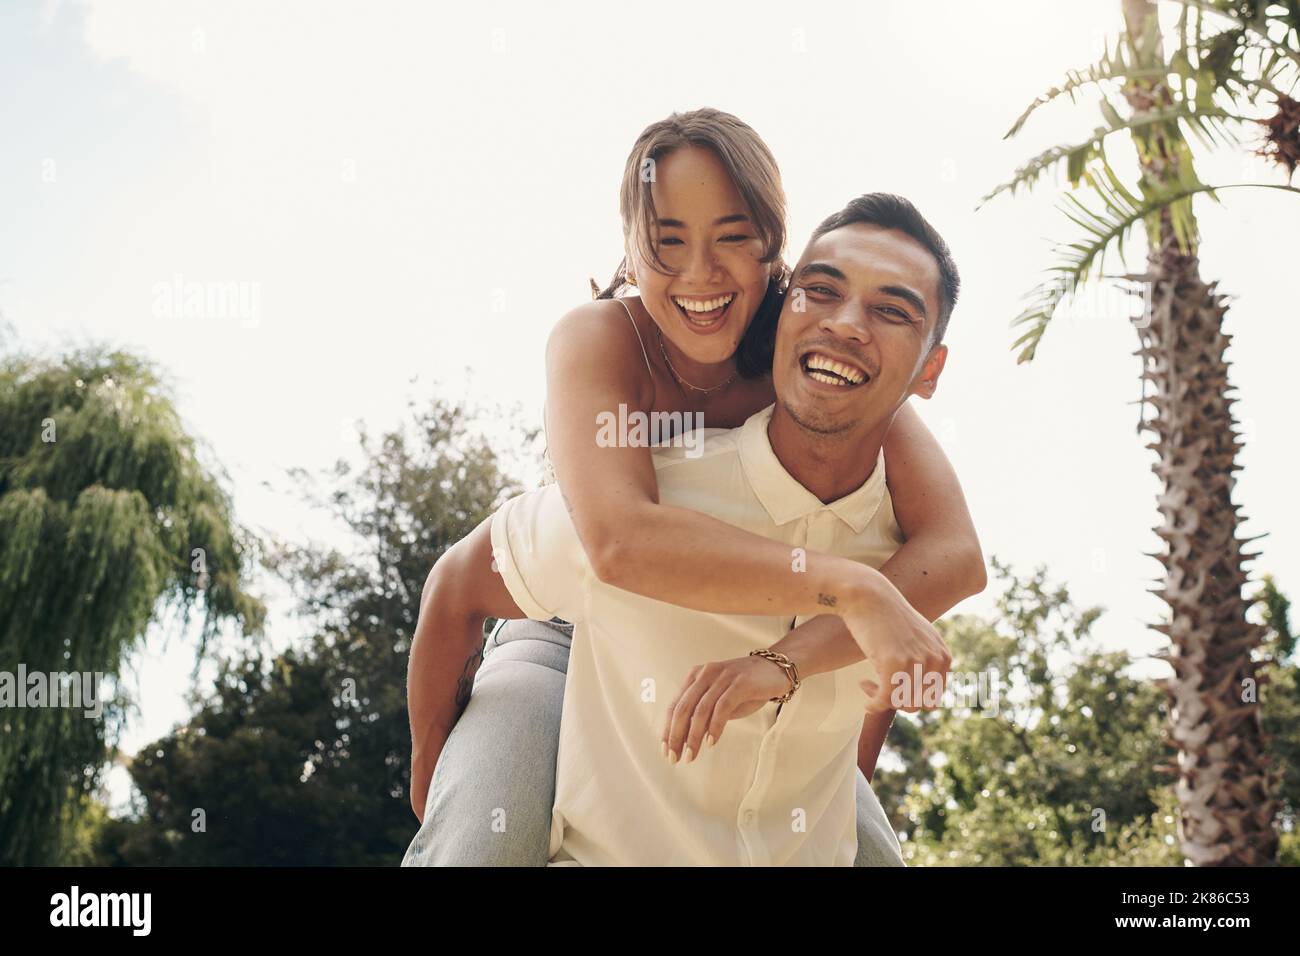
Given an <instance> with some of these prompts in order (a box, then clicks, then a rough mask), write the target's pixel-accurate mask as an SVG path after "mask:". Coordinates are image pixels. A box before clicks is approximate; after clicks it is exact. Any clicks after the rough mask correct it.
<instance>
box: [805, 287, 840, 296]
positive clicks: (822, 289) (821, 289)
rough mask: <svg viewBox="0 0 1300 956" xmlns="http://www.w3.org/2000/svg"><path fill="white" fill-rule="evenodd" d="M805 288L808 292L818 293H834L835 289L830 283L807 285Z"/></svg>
mask: <svg viewBox="0 0 1300 956" xmlns="http://www.w3.org/2000/svg"><path fill="white" fill-rule="evenodd" d="M804 289H805V290H806V291H808V292H816V293H817V294H818V295H834V294H835V290H834V289H832V288H831V287H830V286H828V285H806V286H804Z"/></svg>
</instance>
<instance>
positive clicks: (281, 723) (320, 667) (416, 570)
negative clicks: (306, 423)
mask: <svg viewBox="0 0 1300 956" xmlns="http://www.w3.org/2000/svg"><path fill="white" fill-rule="evenodd" d="M470 420H471V415H470V412H469V410H468V409H467V408H465V407H464V406H462V405H456V404H449V403H447V402H443V401H435V402H434V404H433V405H432V407H431V408H429V409H427V410H425V411H422V412H419V413H418V414H414V415H413V421H414V428H413V429H406V430H398V431H394V432H390V433H388V434H385V435H383V436H382V437H381V438H380V439H379V441H378V442H377V443H373V442H372V441H371V439H370V438H369V436H368V435H365V434H363V435H362V448H363V451H364V453H365V463H364V465H363V466H362V467H361V468H360V469H359V470H355V471H354V470H353V469H351V468H349V467H348V466H347V465H345V464H342V463H340V465H339V466H338V467H337V468H336V469H335V470H334V471H333V472H332V473H330V474H328V475H325V476H322V477H321V478H320V479H318V478H317V477H315V476H312V475H309V474H307V473H305V472H302V471H296V472H293V473H292V474H293V477H294V479H295V483H296V485H297V487H298V488H299V489H300V491H301V492H302V493H303V494H304V495H305V496H306V497H307V498H308V499H309V500H311V501H312V502H314V503H315V504H317V505H318V506H320V507H321V508H324V509H326V511H327V512H328V513H330V514H331V515H333V516H334V517H335V518H336V519H338V521H339V522H340V523H341V524H342V525H343V526H344V527H346V528H347V529H348V530H349V531H350V539H351V540H352V541H353V542H354V543H355V547H354V548H351V549H349V550H348V551H347V553H344V552H342V551H340V550H338V549H337V548H333V547H323V546H319V545H312V544H308V545H286V544H280V545H278V546H277V547H276V548H275V549H273V551H272V553H271V554H270V555H269V557H268V563H269V564H270V565H271V566H272V567H274V568H275V569H276V570H277V571H278V572H279V573H280V574H281V575H282V576H283V577H284V578H285V579H286V580H287V581H288V582H289V583H290V584H291V585H292V586H293V589H294V592H295V595H296V600H297V604H298V606H299V612H300V613H301V614H302V615H303V616H305V617H306V618H307V619H308V620H310V621H311V622H312V623H313V625H314V628H315V630H314V633H313V634H312V636H311V637H310V638H309V639H308V640H306V641H305V642H304V643H302V644H301V645H300V646H297V647H295V648H293V649H291V650H289V651H286V652H285V653H283V654H280V655H278V656H275V657H273V658H268V657H267V656H266V655H265V654H263V653H261V652H260V651H257V652H248V653H244V654H242V655H239V656H237V657H234V658H231V659H228V660H226V661H224V662H223V666H222V668H221V673H220V677H219V679H218V680H217V682H216V687H215V689H214V690H213V691H212V692H211V693H210V694H208V695H206V696H205V697H204V698H203V699H201V700H196V701H195V705H196V707H197V710H196V712H195V714H194V716H193V717H192V718H191V719H190V721H189V722H188V724H187V725H186V726H184V727H181V728H179V729H178V730H177V731H175V732H174V733H172V734H169V735H168V736H166V737H164V738H163V739H161V740H159V741H157V742H156V743H154V744H151V745H149V746H148V747H145V748H143V749H142V750H141V752H140V754H138V755H137V757H136V759H135V761H134V762H133V763H132V765H131V777H132V779H133V781H134V783H135V786H136V787H137V788H138V790H139V797H140V800H139V807H138V809H139V812H138V813H137V814H134V815H133V816H131V817H129V818H126V819H112V820H106V821H105V822H104V825H103V826H102V827H101V828H100V832H99V835H98V837H97V838H96V839H95V841H94V842H95V854H96V858H97V859H98V861H99V862H101V863H105V864H117V865H141V864H146V865H149V864H152V865H159V864H162V865H204V866H208V865H235V864H241V865H282V864H295V865H309V866H327V865H345V866H366V865H377V866H393V865H396V864H397V862H398V861H400V859H401V857H402V854H403V853H404V852H405V850H406V847H407V844H408V843H409V842H410V840H411V838H412V836H414V834H415V830H416V826H417V824H416V820H415V818H414V816H413V815H412V814H411V808H410V802H409V797H408V795H407V787H408V786H409V774H410V767H409V756H410V749H411V740H410V729H409V725H408V720H407V713H406V662H407V654H408V651H409V643H410V637H411V634H412V632H413V630H414V627H415V622H416V619H417V616H418V614H419V602H420V596H421V592H422V590H423V587H424V581H425V578H426V577H427V575H428V573H429V569H430V568H431V567H432V566H433V563H434V562H435V561H436V560H437V559H438V557H439V556H440V555H441V554H442V553H443V552H444V551H445V550H446V549H447V548H448V547H450V546H451V545H452V544H454V543H455V542H456V541H458V540H459V539H460V538H461V537H463V536H464V535H466V534H468V533H469V532H470V531H471V530H473V528H474V527H475V526H476V525H477V524H478V523H479V522H480V521H482V520H483V519H484V518H486V517H487V516H489V515H490V514H491V513H492V512H493V511H494V510H495V508H496V507H497V505H499V504H500V503H501V502H502V501H503V500H505V498H507V497H509V496H510V495H512V494H514V493H516V492H517V491H518V490H519V489H518V487H517V485H516V484H515V482H514V481H513V480H512V479H510V478H509V477H507V475H506V474H504V473H503V470H502V468H501V467H500V459H499V457H498V455H497V453H496V452H495V451H494V450H493V449H492V448H491V447H490V446H489V444H488V443H487V442H486V441H485V440H484V439H482V438H481V437H479V436H477V435H476V434H472V433H471V432H470V431H469V430H468V428H467V424H468V423H469V421H470ZM529 440H530V436H526V435H521V436H520V441H521V443H527V442H528V441H529ZM198 811H201V814H199V813H198Z"/></svg>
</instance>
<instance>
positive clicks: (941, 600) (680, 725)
mask: <svg viewBox="0 0 1300 956" xmlns="http://www.w3.org/2000/svg"><path fill="white" fill-rule="evenodd" d="M885 469H886V478H887V479H888V481H889V484H890V497H891V498H892V499H893V504H894V513H895V516H896V517H897V518H898V522H899V527H900V528H901V529H902V530H903V533H904V535H905V536H906V538H907V542H906V543H905V544H904V545H903V546H902V547H901V548H899V550H898V551H896V552H895V553H894V554H893V555H892V556H891V557H890V559H889V560H888V561H887V562H885V564H884V565H883V566H882V567H881V569H880V570H881V573H883V574H884V575H885V576H886V577H887V578H888V579H889V580H890V581H892V582H893V584H894V585H895V586H896V587H897V589H898V590H899V592H900V593H901V594H902V595H903V597H905V598H906V599H907V601H908V603H909V604H911V605H912V607H914V608H916V609H917V610H918V611H920V612H921V613H922V614H923V615H925V617H926V618H928V619H929V620H932V621H934V620H938V619H939V618H940V617H942V616H943V615H944V614H946V613H947V612H948V611H950V610H951V609H952V608H953V607H954V606H955V605H956V604H957V603H958V602H960V601H961V600H963V599H965V598H967V597H970V596H971V595H972V594H978V593H979V592H980V591H982V590H983V589H984V586H985V583H986V573H985V569H984V558H983V554H982V552H981V549H980V544H979V539H978V537H977V535H976V534H975V528H974V524H973V522H972V521H971V518H970V513H969V512H968V511H967V509H966V501H965V497H964V495H963V494H962V490H961V485H960V483H959V482H958V481H957V475H956V473H955V472H954V471H953V468H952V465H951V464H949V462H948V459H947V456H946V455H944V453H943V449H942V448H940V447H939V444H938V442H937V441H935V439H934V436H933V435H932V434H931V433H930V431H929V429H927V428H926V426H925V423H924V422H922V421H921V418H920V416H919V415H917V413H916V410H915V409H913V408H911V407H910V406H909V405H906V404H905V405H904V406H903V407H902V408H900V409H899V411H898V414H897V415H896V416H895V418H894V422H893V424H892V425H891V427H890V429H889V432H888V433H887V435H886V438H885ZM772 649H773V650H775V651H779V652H781V653H783V654H785V655H786V656H787V657H789V658H790V659H791V660H792V661H794V663H795V665H796V667H797V668H798V670H799V673H800V675H801V676H805V677H811V676H813V675H814V674H821V673H825V672H827V671H831V670H836V669H838V668H840V667H846V666H849V665H851V664H856V663H858V662H859V661H861V660H862V659H863V656H864V655H863V652H862V648H861V647H859V646H858V643H857V642H856V641H854V640H853V637H852V635H851V634H850V633H849V631H848V629H847V628H846V627H845V626H844V622H843V621H841V620H838V619H836V618H835V617H833V616H830V615H822V616H819V617H815V618H813V619H812V620H810V621H807V622H805V623H804V624H802V625H800V626H799V627H797V628H795V629H794V630H792V631H791V632H790V633H789V634H787V635H786V636H785V637H784V638H782V639H781V640H780V641H778V642H777V643H776V644H774V645H773V646H772ZM735 663H736V664H737V666H741V665H740V662H735ZM743 666H744V667H754V668H758V669H759V672H758V674H757V675H756V676H757V677H759V678H764V677H766V676H770V675H768V674H766V672H764V671H763V670H762V668H764V667H766V668H771V667H772V665H771V664H770V663H768V662H761V663H757V664H755V663H752V662H749V663H747V664H745V665H743ZM742 669H743V667H742ZM711 679H729V678H728V676H727V675H725V674H723V675H717V676H716V677H713V678H711ZM688 683H689V682H688ZM744 686H746V687H753V695H754V696H755V698H756V699H762V698H761V695H762V694H764V693H766V690H767V688H766V686H765V683H764V681H762V680H755V681H750V682H748V683H746V684H745V685H744ZM890 690H891V688H890V686H889V685H888V684H886V685H885V687H883V688H880V689H879V691H880V695H881V696H884V697H887V696H888V694H889V691H890ZM706 692H707V687H700V688H698V689H697V693H695V694H691V693H690V692H689V691H688V690H687V688H683V692H682V694H680V695H679V701H678V702H679V704H680V706H679V707H676V708H674V714H673V716H672V718H670V721H669V730H668V731H667V732H666V734H665V737H666V742H667V744H668V747H669V749H670V751H673V752H677V753H682V752H684V750H683V745H685V746H688V747H690V748H691V751H692V752H694V753H699V749H700V746H701V742H702V740H703V739H704V737H705V736H706V734H707V733H709V732H712V733H713V734H714V737H715V738H716V737H717V736H718V735H719V734H720V733H721V724H722V723H725V721H726V720H727V719H730V718H729V717H727V716H726V715H722V714H705V713H696V712H695V709H694V708H693V706H692V705H693V703H695V702H697V701H698V700H701V699H703V697H704V694H705V693H706ZM736 699H737V700H738V701H740V702H741V703H742V710H741V714H742V715H743V713H744V712H745V711H744V709H743V708H744V707H745V706H747V705H748V703H749V702H748V700H747V699H746V698H745V696H744V695H743V694H741V695H740V696H738V697H737V698H736ZM909 709H911V708H909ZM894 713H895V712H894V710H893V709H892V708H880V707H879V706H877V709H875V710H873V711H871V712H869V713H868V714H867V715H866V717H865V719H864V721H863V727H862V733H861V735H860V737H859V740H858V766H859V767H860V768H861V769H862V772H863V773H864V774H865V775H866V777H867V779H868V780H871V778H872V776H873V774H874V772H875V766H876V761H877V759H878V758H879V756H880V750H881V748H882V747H883V745H884V742H885V736H886V734H888V732H889V728H890V725H891V724H892V723H893V719H894ZM710 728H712V730H710Z"/></svg>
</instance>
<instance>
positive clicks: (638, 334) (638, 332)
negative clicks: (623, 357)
mask: <svg viewBox="0 0 1300 956" xmlns="http://www.w3.org/2000/svg"><path fill="white" fill-rule="evenodd" d="M616 298H617V299H618V301H619V303H621V304H622V306H623V311H624V312H626V313H627V320H628V321H629V322H631V323H632V331H633V332H635V333H636V340H637V341H638V342H640V343H641V355H642V356H644V358H645V370H646V371H647V372H649V373H650V381H652V382H653V381H654V378H655V370H654V369H653V368H652V367H651V366H650V353H648V352H647V351H646V350H645V340H644V339H643V338H641V330H640V329H638V328H637V327H636V319H634V318H632V310H631V309H630V308H628V305H627V302H626V300H624V299H623V298H622V297H621V296H617V297H616Z"/></svg>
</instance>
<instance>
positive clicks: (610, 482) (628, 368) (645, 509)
mask: <svg viewBox="0 0 1300 956" xmlns="http://www.w3.org/2000/svg"><path fill="white" fill-rule="evenodd" d="M610 307H611V305H610V303H608V302H593V303H589V304H586V305H583V306H580V307H579V308H577V309H575V310H574V311H573V312H570V313H569V314H568V315H566V316H565V317H564V318H563V319H561V321H560V322H559V324H557V326H556V328H555V330H554V331H553V332H552V334H551V338H550V342H549V343H548V346H547V354H546V368H547V400H546V401H547V410H546V416H547V446H548V449H549V451H550V455H551V460H552V463H553V464H554V467H555V472H556V477H557V478H558V481H559V485H560V488H561V490H562V492H563V494H564V499H565V502H566V503H567V505H568V507H569V511H570V514H571V515H572V518H573V524H574V529H575V530H576V531H577V534H578V538H579V540H581V542H582V545H583V548H584V550H585V551H586V554H587V557H588V560H589V561H590V563H591V567H592V571H593V572H594V573H595V574H596V576H597V577H599V578H600V579H601V580H602V581H604V582H605V583H607V584H611V585H613V586H615V587H619V588H622V589H623V590H626V591H632V592H634V593H636V594H641V595H643V596H645V597H650V598H654V599H656V600H659V601H666V602H669V603H672V604H677V605H679V606H681V607H688V608H692V609H694V610H698V611H708V612H712V613H718V614H777V615H789V616H790V617H796V616H799V615H813V614H824V613H832V614H838V615H840V616H841V617H843V618H844V619H845V620H846V621H847V622H848V626H849V629H850V631H853V632H855V635H856V637H858V638H859V639H860V640H861V641H862V642H863V644H864V651H869V652H870V653H871V655H872V656H873V659H874V658H875V657H876V656H877V655H879V656H880V657H881V658H882V659H883V660H884V661H889V662H895V663H899V664H900V665H901V666H906V667H910V666H911V664H912V662H919V663H921V664H922V666H923V668H924V669H925V671H926V672H929V671H932V670H941V671H945V672H946V666H945V665H944V663H943V661H944V659H946V657H947V649H946V648H944V647H943V642H942V641H941V640H939V637H938V633H937V632H936V631H935V630H934V628H933V627H932V626H931V625H930V623H929V622H928V621H926V620H925V619H924V618H923V617H921V616H920V615H919V614H917V613H916V611H914V610H913V609H912V608H911V606H910V605H908V604H907V602H906V601H905V600H904V599H903V598H902V596H901V595H899V594H898V591H897V589H896V588H894V587H893V586H892V585H891V584H890V583H889V581H888V580H887V579H886V578H885V577H884V575H882V574H880V573H879V572H878V571H876V570H875V569H873V568H869V567H867V566H865V565H862V564H859V563H858V562H855V561H852V560H850V559H848V558H843V557H838V556H835V555H829V554H822V553H815V552H810V553H808V555H807V561H806V565H804V564H801V565H800V566H799V570H796V568H795V566H794V564H793V554H792V551H791V549H790V547H789V546H788V545H785V544H782V543H780V542H777V541H773V540H771V539H769V538H764V537H762V536H760V535H756V534H752V533H750V532H748V531H742V530H741V529H739V528H737V527H734V526H733V525H729V524H727V523H726V522H723V521H720V520H718V519H717V518H714V517H712V516H709V515H705V514H702V513H700V512H698V511H693V510H691V509H689V508H680V507H675V506H672V505H666V504H661V503H660V502H659V492H658V483H657V481H656V478H655V470H654V462H653V458H652V456H651V449H649V448H647V447H602V445H601V444H599V443H598V442H597V440H596V438H597V433H598V429H597V421H598V416H601V415H602V414H604V415H610V414H613V415H615V416H618V415H619V406H620V405H625V406H627V408H628V409H629V410H630V411H637V410H640V411H645V410H647V409H649V408H650V407H651V406H652V405H653V402H654V383H653V382H652V380H651V379H650V376H649V373H648V371H647V370H646V368H645V366H644V364H643V361H642V355H641V347H640V344H639V342H638V341H637V337H636V333H635V332H634V331H633V330H632V329H631V328H629V326H628V323H627V322H625V321H615V320H614V316H613V315H612V314H611V313H609V312H608V311H607V310H608V309H609V308H610ZM613 307H614V308H618V306H617V305H615V306H613ZM719 568H725V569H726V573H725V574H719V573H718V569H719Z"/></svg>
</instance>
